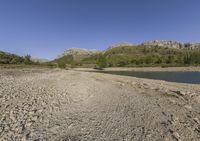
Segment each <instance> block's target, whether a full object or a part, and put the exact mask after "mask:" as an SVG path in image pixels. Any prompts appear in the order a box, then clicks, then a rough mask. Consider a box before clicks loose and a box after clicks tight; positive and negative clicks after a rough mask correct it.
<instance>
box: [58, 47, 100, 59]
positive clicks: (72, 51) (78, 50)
mask: <svg viewBox="0 0 200 141" xmlns="http://www.w3.org/2000/svg"><path fill="white" fill-rule="evenodd" d="M95 53H98V51H97V50H87V49H81V48H70V49H67V50H66V51H64V52H63V53H62V54H61V55H59V56H58V57H57V59H58V58H61V57H63V56H67V55H72V56H91V55H93V54H95Z"/></svg>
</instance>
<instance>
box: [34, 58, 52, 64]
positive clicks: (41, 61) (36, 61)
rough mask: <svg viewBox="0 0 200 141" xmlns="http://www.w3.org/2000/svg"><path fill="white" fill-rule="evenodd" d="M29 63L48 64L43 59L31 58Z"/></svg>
mask: <svg viewBox="0 0 200 141" xmlns="http://www.w3.org/2000/svg"><path fill="white" fill-rule="evenodd" d="M31 61H33V62H35V63H38V62H39V63H46V62H49V60H48V59H43V58H32V57H31Z"/></svg>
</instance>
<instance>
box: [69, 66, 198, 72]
mask: <svg viewBox="0 0 200 141" xmlns="http://www.w3.org/2000/svg"><path fill="white" fill-rule="evenodd" d="M73 70H82V71H96V69H93V68H74V69H73ZM103 71H144V72H145V71H155V72H171V71H173V72H180V71H181V72H185V71H192V72H200V67H193V66H192V67H166V68H163V67H130V68H129V67H111V68H105V69H104V70H103Z"/></svg>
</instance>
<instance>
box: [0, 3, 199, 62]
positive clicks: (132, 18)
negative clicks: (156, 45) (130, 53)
mask: <svg viewBox="0 0 200 141" xmlns="http://www.w3.org/2000/svg"><path fill="white" fill-rule="evenodd" d="M154 39H161V40H177V41H182V42H189V41H191V42H200V0H0V50H3V51H8V52H12V53H17V54H19V55H25V54H31V55H32V56H34V57H41V58H48V59H53V58H55V57H56V56H57V55H58V54H60V53H61V52H63V51H64V50H65V49H67V48H72V47H77V48H88V49H98V50H103V49H106V48H107V47H108V46H109V45H112V44H116V43H118V42H123V41H126V42H130V43H140V42H143V41H145V40H154Z"/></svg>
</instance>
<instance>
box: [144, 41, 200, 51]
mask: <svg viewBox="0 0 200 141" xmlns="http://www.w3.org/2000/svg"><path fill="white" fill-rule="evenodd" d="M141 45H144V46H149V47H152V46H158V47H167V48H176V49H200V43H181V42H176V41H165V40H161V41H159V40H154V41H146V42H144V43H142V44H141Z"/></svg>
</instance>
